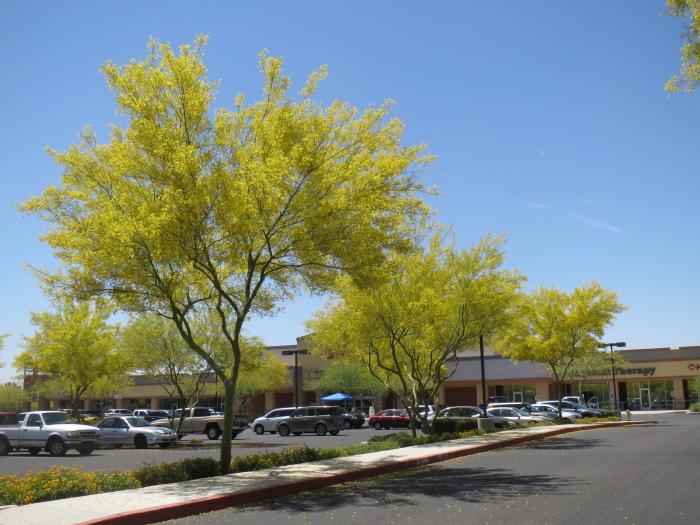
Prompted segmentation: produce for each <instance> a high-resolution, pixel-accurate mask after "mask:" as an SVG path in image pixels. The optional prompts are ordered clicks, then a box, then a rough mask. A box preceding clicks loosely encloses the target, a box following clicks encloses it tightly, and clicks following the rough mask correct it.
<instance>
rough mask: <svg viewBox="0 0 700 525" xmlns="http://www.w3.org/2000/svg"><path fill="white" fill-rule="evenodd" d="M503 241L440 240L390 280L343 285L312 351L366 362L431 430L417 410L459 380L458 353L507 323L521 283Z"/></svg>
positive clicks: (318, 322) (395, 264)
mask: <svg viewBox="0 0 700 525" xmlns="http://www.w3.org/2000/svg"><path fill="white" fill-rule="evenodd" d="M500 244H501V240H500V239H493V238H491V237H487V238H485V239H483V240H482V241H480V242H479V243H478V244H477V245H476V246H475V247H473V248H472V249H470V250H458V249H456V248H455V247H454V246H453V245H444V243H443V241H442V239H441V237H440V236H437V235H436V236H434V237H433V238H432V239H431V241H430V243H429V246H428V247H427V248H426V249H425V250H422V251H418V252H416V253H411V254H407V255H397V256H395V257H393V258H392V259H391V260H390V261H389V262H388V264H387V267H386V268H385V270H384V273H383V275H385V276H386V280H385V281H384V282H381V283H379V284H377V285H375V286H371V287H362V286H358V285H357V284H356V283H354V282H353V281H352V280H351V279H348V278H344V279H342V282H341V284H340V293H339V298H338V299H337V300H336V301H335V302H333V303H331V304H330V305H329V306H328V307H327V308H326V309H325V310H324V311H321V312H319V313H318V314H317V316H316V318H315V319H314V320H312V321H310V322H309V323H308V326H309V328H310V330H311V331H312V332H313V336H312V348H313V349H314V351H316V352H324V353H326V354H329V355H332V356H334V357H343V358H346V359H352V360H356V361H360V362H364V363H365V365H366V366H367V368H368V369H369V371H370V372H371V373H372V374H373V375H374V376H375V377H376V378H377V379H379V380H380V381H382V382H383V383H384V385H385V388H386V389H387V390H393V391H394V392H396V393H397V395H398V397H399V399H400V400H401V402H402V403H403V404H404V406H405V407H406V408H408V409H410V411H411V414H412V417H413V419H414V425H413V433H414V435H415V427H416V423H418V421H416V419H417V418H420V424H421V425H425V426H426V427H427V426H428V425H429V423H428V421H427V414H425V413H423V412H420V413H419V411H418V410H417V407H418V405H420V404H423V403H430V402H432V401H433V400H434V399H435V398H436V397H437V395H438V392H439V389H440V385H441V384H442V383H443V382H444V381H445V380H446V379H449V378H450V377H451V376H452V374H454V372H455V370H456V368H454V367H452V368H451V369H450V368H449V367H448V366H447V365H448V362H449V361H450V360H453V359H455V358H456V357H457V352H459V351H460V350H463V349H466V348H468V347H470V346H473V345H474V344H476V342H477V341H478V339H479V336H480V335H482V334H485V335H489V334H491V333H492V332H493V331H494V330H495V329H496V328H498V327H499V326H501V325H502V324H503V323H505V322H507V319H508V318H509V316H508V310H509V309H510V308H511V304H512V303H513V302H514V300H515V298H516V294H517V290H518V289H519V287H520V284H521V282H522V279H523V278H522V277H521V276H520V275H519V274H518V273H517V272H515V271H509V270H504V269H503V268H501V265H502V263H503V260H504V255H503V252H502V251H501V250H500Z"/></svg>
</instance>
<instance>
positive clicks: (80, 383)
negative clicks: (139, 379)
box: [15, 297, 131, 413]
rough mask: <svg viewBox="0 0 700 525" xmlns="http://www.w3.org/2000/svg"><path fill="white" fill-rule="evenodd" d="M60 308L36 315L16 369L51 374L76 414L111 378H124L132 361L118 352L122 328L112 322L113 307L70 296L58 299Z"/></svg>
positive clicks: (16, 363)
mask: <svg viewBox="0 0 700 525" xmlns="http://www.w3.org/2000/svg"><path fill="white" fill-rule="evenodd" d="M55 306H56V311H55V312H40V313H32V319H31V321H32V324H33V325H34V326H35V327H36V332H35V333H34V335H33V336H31V337H27V338H25V341H24V346H25V350H24V351H23V352H22V353H21V354H19V355H18V356H17V357H16V358H15V367H16V368H24V369H30V370H32V371H34V372H37V373H41V374H46V375H48V376H49V377H50V378H51V379H52V381H53V382H54V385H55V386H57V387H59V388H60V390H61V391H62V392H65V393H67V394H68V396H69V398H70V406H71V409H72V410H73V411H74V413H76V412H77V410H78V407H79V406H78V404H79V402H80V398H81V397H82V396H83V395H85V394H86V393H87V392H88V391H89V390H90V389H91V388H93V387H95V386H96V385H98V384H99V383H100V381H103V380H104V378H105V377H112V378H117V377H121V378H123V377H124V376H125V375H126V374H127V372H128V371H129V369H130V365H131V362H130V360H129V358H128V356H127V355H126V354H125V353H123V352H122V351H120V349H119V348H118V345H117V331H116V330H117V327H116V326H115V325H111V324H109V322H108V319H109V316H110V314H111V311H110V310H109V309H106V308H104V307H103V306H101V305H99V304H93V303H89V302H85V301H83V302H77V301H73V300H71V299H67V298H65V297H63V298H59V299H57V300H56V301H55Z"/></svg>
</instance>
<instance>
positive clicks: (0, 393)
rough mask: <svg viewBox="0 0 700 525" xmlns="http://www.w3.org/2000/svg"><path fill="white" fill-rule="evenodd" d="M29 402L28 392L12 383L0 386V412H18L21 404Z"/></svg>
mask: <svg viewBox="0 0 700 525" xmlns="http://www.w3.org/2000/svg"><path fill="white" fill-rule="evenodd" d="M24 401H29V392H26V391H24V390H22V387H21V386H19V385H16V384H14V383H5V384H4V385H0V410H20V409H21V408H22V403H23V402H24Z"/></svg>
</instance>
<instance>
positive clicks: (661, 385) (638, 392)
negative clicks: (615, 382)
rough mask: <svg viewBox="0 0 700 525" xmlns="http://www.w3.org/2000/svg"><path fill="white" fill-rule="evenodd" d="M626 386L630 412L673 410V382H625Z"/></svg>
mask: <svg viewBox="0 0 700 525" xmlns="http://www.w3.org/2000/svg"><path fill="white" fill-rule="evenodd" d="M626 385H627V405H628V407H629V409H630V410H665V409H671V408H673V398H674V395H675V392H674V391H673V381H627V382H626Z"/></svg>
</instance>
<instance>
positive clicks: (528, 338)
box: [498, 282, 624, 399]
mask: <svg viewBox="0 0 700 525" xmlns="http://www.w3.org/2000/svg"><path fill="white" fill-rule="evenodd" d="M623 309H624V306H623V305H621V304H620V303H619V302H618V298H617V294H616V293H615V292H612V291H609V290H605V289H604V288H603V287H602V286H601V285H600V284H598V283H595V282H594V283H591V284H589V285H585V286H582V287H580V288H576V289H574V291H573V292H572V293H566V292H563V291H560V290H557V289H555V288H546V287H540V288H537V289H535V290H533V291H532V292H531V293H530V294H527V295H524V296H522V297H521V300H520V301H519V304H518V313H517V315H515V316H514V317H513V318H512V322H511V323H510V324H509V325H508V326H507V327H506V329H505V330H504V331H503V332H502V333H501V335H500V338H499V341H498V346H499V347H500V349H501V350H502V352H503V355H505V356H507V357H511V358H513V359H514V360H516V361H533V362H537V363H543V364H545V365H547V367H549V370H550V371H551V372H552V377H553V378H554V381H555V383H556V385H557V392H558V398H559V399H561V397H562V391H563V384H564V382H565V381H566V379H567V378H568V377H570V374H571V371H572V368H573V366H574V364H575V363H576V361H577V360H579V359H582V358H584V357H586V356H590V355H592V354H594V353H595V352H597V347H598V343H599V342H600V340H601V339H602V337H603V335H604V334H605V328H606V327H607V326H609V325H610V324H611V323H612V321H613V320H614V318H615V315H616V314H617V313H619V312H621V311H622V310H623Z"/></svg>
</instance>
